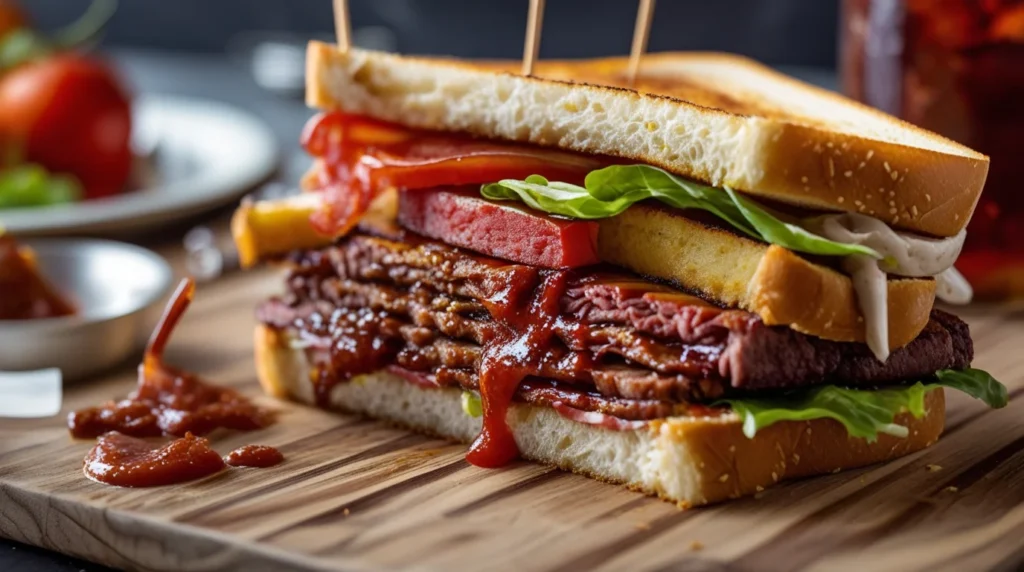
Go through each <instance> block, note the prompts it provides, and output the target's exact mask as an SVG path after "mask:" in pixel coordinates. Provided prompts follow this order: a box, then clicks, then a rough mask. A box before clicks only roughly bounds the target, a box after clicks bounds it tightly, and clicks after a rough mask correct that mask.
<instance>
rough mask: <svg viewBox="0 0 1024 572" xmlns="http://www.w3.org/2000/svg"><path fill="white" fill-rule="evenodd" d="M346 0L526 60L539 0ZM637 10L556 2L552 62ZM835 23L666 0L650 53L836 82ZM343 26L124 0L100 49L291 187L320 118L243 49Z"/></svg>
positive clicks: (13, 562) (806, 7)
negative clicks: (209, 121)
mask: <svg viewBox="0 0 1024 572" xmlns="http://www.w3.org/2000/svg"><path fill="white" fill-rule="evenodd" d="M20 3H21V5H22V6H24V7H25V8H26V9H27V10H28V11H29V13H30V14H31V16H32V18H33V20H34V21H35V23H36V24H37V25H38V27H40V28H42V29H44V30H45V29H54V28H57V27H60V26H62V25H65V24H67V23H69V22H71V21H72V20H74V19H75V18H76V17H78V16H79V15H80V14H81V13H82V12H83V11H84V10H85V9H86V6H87V5H88V4H89V0H21V2H20ZM349 3H350V6H351V13H352V24H353V28H354V31H355V36H356V42H357V43H360V39H363V40H364V41H363V42H362V43H363V44H372V46H371V47H379V48H385V49H390V50H394V51H399V52H403V53H419V54H436V55H453V56H460V57H487V58H519V57H521V56H522V49H523V34H524V28H525V25H526V14H527V6H528V0H349ZM636 9H637V1H636V0H591V1H588V0H547V9H546V11H545V17H544V32H543V36H542V46H541V57H545V58H582V57H597V56H608V55H622V54H626V53H628V52H629V46H630V41H631V37H632V34H633V24H634V21H635V18H636ZM837 22H838V0H658V1H657V7H656V14H655V18H654V24H653V28H652V31H651V39H650V46H649V49H650V50H651V51H668V50H720V51H729V52H737V53H741V54H744V55H747V56H751V57H753V58H755V59H758V60H761V61H763V62H765V63H768V64H770V65H774V66H782V67H783V68H784V69H785V70H786V71H788V72H790V73H794V74H796V75H798V76H801V77H803V78H804V79H807V80H809V81H812V82H815V83H820V84H822V85H829V84H830V82H833V83H834V80H833V79H832V78H833V76H832V74H831V72H830V70H831V69H834V67H835V59H836V26H837ZM333 25H334V24H333V17H332V10H331V0H120V8H119V10H118V12H117V13H116V15H115V16H114V18H113V20H112V21H111V23H110V26H109V27H108V29H107V32H106V35H105V38H104V41H103V42H102V45H101V48H102V49H104V50H106V51H107V52H108V53H109V55H110V56H111V58H112V59H113V60H114V61H115V63H116V64H117V65H118V67H119V68H120V70H121V71H122V73H123V74H124V75H125V77H126V79H127V80H128V82H129V84H130V85H132V86H133V87H134V88H135V90H136V91H137V92H138V93H142V94H144V93H161V94H178V95H184V96H191V97H203V98H210V99H217V100H221V101H226V102H229V103H231V104H233V105H235V106H237V107H239V108H242V109H245V110H247V111H249V112H251V113H253V114H255V115H258V116H260V117H262V118H263V119H264V120H265V121H266V122H267V123H268V124H269V125H270V126H271V128H272V129H273V130H274V131H275V133H277V135H278V138H279V141H280V143H281V147H282V150H283V151H284V157H283V164H282V173H281V175H280V180H281V181H283V182H284V183H285V184H291V183H293V182H294V180H296V179H297V177H298V174H297V173H301V172H302V171H304V170H305V167H306V159H305V157H304V155H302V154H301V152H300V151H299V149H298V145H297V140H298V133H299V130H300V129H301V126H302V124H303V123H304V122H305V120H306V118H308V117H309V115H310V114H311V112H310V111H309V110H307V109H306V108H305V107H304V106H303V105H302V103H301V101H300V100H299V99H297V98H296V97H294V96H292V97H281V96H280V95H278V94H274V93H271V92H268V91H265V90H263V89H261V88H260V87H259V86H258V85H257V83H256V82H254V80H253V76H252V75H251V74H250V73H249V69H248V67H247V66H246V65H245V64H244V63H243V62H241V61H239V60H238V59H237V57H235V56H237V55H238V52H239V51H244V46H245V45H246V44H247V41H248V42H250V43H251V41H252V39H253V33H254V32H263V33H278V34H285V36H284V37H285V38H288V37H290V38H291V39H293V40H294V41H295V42H298V43H300V44H301V43H302V42H304V41H305V40H307V39H309V38H310V37H311V36H319V37H323V38H327V39H329V38H331V37H333ZM261 35H262V34H261ZM262 36H264V37H265V35H262ZM246 38H248V40H247V39H246ZM227 54H233V56H232V57H226V55H227ZM300 67H301V65H300ZM299 73H300V74H301V71H300V72H299ZM300 77H301V75H300ZM293 164H294V167H290V165H293ZM2 508H3V507H0V514H2ZM22 570H25V571H36V570H42V571H61V572H64V571H68V572H75V571H81V570H87V571H94V570H105V568H103V567H100V566H96V565H93V564H89V563H86V562H81V561H78V560H75V559H72V558H69V557H66V556H62V555H58V554H55V553H52V552H47V551H45V550H40V549H37V548H32V547H28V546H24V545H20V544H15V543H11V542H8V541H3V540H0V571H3V572H7V571H12V572H15V571H22Z"/></svg>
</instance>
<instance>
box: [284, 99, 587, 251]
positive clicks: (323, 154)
mask: <svg viewBox="0 0 1024 572" xmlns="http://www.w3.org/2000/svg"><path fill="white" fill-rule="evenodd" d="M303 145H304V146H305V148H306V150H307V151H308V152H309V153H310V154H311V155H313V156H314V157H317V158H319V159H321V160H322V161H323V163H322V164H323V167H322V170H321V172H320V174H319V187H320V190H323V191H324V197H325V201H324V203H325V207H324V209H322V210H321V211H320V212H318V213H316V214H315V215H314V217H313V219H312V221H313V224H314V226H316V228H317V229H318V230H320V231H321V232H323V233H325V234H330V235H332V236H336V235H339V234H343V233H344V232H347V231H348V230H349V229H350V228H352V226H354V225H355V223H356V222H358V221H359V218H360V217H361V216H362V214H363V213H365V212H366V209H367V208H368V207H369V205H370V203H371V202H372V200H373V198H374V197H375V196H376V195H377V194H378V193H380V192H382V191H383V190H385V189H388V188H391V187H394V188H398V189H401V190H419V189H431V188H436V187H443V186H454V185H470V184H483V183H492V182H495V181H499V180H501V179H525V178H526V177H528V176H530V175H543V176H545V177H547V178H549V179H552V180H559V181H565V182H569V183H582V182H583V179H584V177H586V175H587V173H589V172H590V171H593V170H595V169H599V168H601V167H602V166H604V165H606V164H607V161H606V160H604V159H600V158H597V157H592V156H586V155H577V154H574V153H566V152H563V151H556V150H550V149H543V148H539V147H530V146H524V145H515V144H510V143H498V142H491V141H484V140H479V139H472V138H469V137H465V136H460V135H449V134H440V133H430V132H425V131H416V130H411V129H406V128H404V127H401V126H397V125H394V124H389V123H384V122H381V121H376V120H373V119H369V118H365V117H358V116H354V115H347V114H343V113H339V112H331V113H323V114H320V115H317V116H316V117H314V118H313V119H312V120H310V122H309V123H308V124H307V126H306V129H305V132H304V133H303Z"/></svg>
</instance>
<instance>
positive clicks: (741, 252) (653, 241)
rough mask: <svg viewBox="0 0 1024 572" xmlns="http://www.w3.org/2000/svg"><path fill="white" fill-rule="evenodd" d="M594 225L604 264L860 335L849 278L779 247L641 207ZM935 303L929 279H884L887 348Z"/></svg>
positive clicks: (836, 333)
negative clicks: (886, 311)
mask: <svg viewBox="0 0 1024 572" xmlns="http://www.w3.org/2000/svg"><path fill="white" fill-rule="evenodd" d="M600 225H601V226H600V231H599V233H598V241H597V245H598V255H599V256H600V257H601V259H602V260H604V261H606V262H610V263H612V264H617V265H619V266H622V267H624V268H628V269H630V270H633V271H634V272H637V273H639V274H643V275H646V276H654V277H657V278H660V279H662V280H668V281H671V282H674V283H676V284H678V285H679V286H681V287H683V288H684V289H687V290H692V291H697V292H699V293H701V294H702V295H704V296H706V297H707V298H709V299H711V300H714V301H716V302H718V303H721V304H724V305H727V306H733V307H739V308H742V309H744V310H747V311H749V312H753V313H755V314H757V315H758V316H760V317H761V319H762V320H763V321H764V323H766V324H768V325H769V326H788V327H790V328H793V329H794V330H796V331H798V332H802V333H805V334H809V335H812V336H816V337H819V338H822V339H827V340H834V341H840V342H864V341H865V339H866V329H865V326H864V319H863V315H862V313H861V311H860V306H859V304H858V302H857V295H856V293H855V292H854V289H853V283H852V282H851V281H850V277H849V276H847V275H845V274H841V273H839V272H836V271H835V270H833V269H831V268H828V267H826V266H822V265H820V264H815V263H813V262H810V261H808V260H807V259H805V258H802V257H800V256H798V255H796V254H794V253H793V252H791V251H789V250H787V249H785V248H782V247H780V246H775V245H767V244H764V243H762V242H758V241H755V240H751V239H748V238H746V237H743V236H740V235H739V234H737V233H735V232H732V231H728V230H724V229H721V228H717V227H714V226H711V225H707V224H705V223H702V222H700V221H698V220H695V219H692V218H689V217H686V216H683V215H681V214H680V213H675V212H672V211H669V210H665V209H659V208H651V207H648V206H644V205H635V206H633V207H632V208H630V209H628V210H626V211H625V212H623V213H622V214H620V215H618V216H616V217H613V218H610V219H604V220H602V221H601V223H600ZM683 253H685V254H683ZM934 302H935V281H934V280H931V279H919V278H917V279H915V278H903V279H894V280H889V281H888V319H889V346H890V347H892V348H899V347H902V346H905V345H906V344H908V343H910V342H911V341H913V340H914V338H916V337H917V336H918V334H920V333H921V331H922V330H923V329H924V327H925V325H926V324H927V323H928V319H929V316H930V314H931V309H932V306H933V305H934Z"/></svg>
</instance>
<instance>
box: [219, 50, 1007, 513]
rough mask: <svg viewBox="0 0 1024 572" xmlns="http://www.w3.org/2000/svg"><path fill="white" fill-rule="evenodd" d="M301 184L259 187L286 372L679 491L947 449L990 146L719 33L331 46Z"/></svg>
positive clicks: (271, 381) (476, 442)
mask: <svg viewBox="0 0 1024 572" xmlns="http://www.w3.org/2000/svg"><path fill="white" fill-rule="evenodd" d="M307 66H308V69H307V101H308V103H309V104H310V106H312V107H315V108H318V109H320V110H321V112H320V113H319V114H318V115H316V116H315V117H314V118H313V119H312V120H311V121H310V123H309V124H308V125H307V127H306V129H305V132H304V133H303V144H304V146H305V148H306V150H307V151H308V152H309V153H310V155H311V156H312V157H313V158H314V159H315V161H314V166H313V168H312V170H311V171H310V173H309V174H308V175H307V176H306V177H305V178H304V180H303V181H302V185H303V188H304V189H305V191H306V192H304V193H302V194H300V195H297V196H293V197H288V198H283V199H275V200H272V201H262V202H253V201H244V202H243V204H242V205H241V207H240V208H239V209H238V211H237V212H236V214H235V217H234V219H233V221H232V232H233V235H234V237H235V241H236V244H237V246H238V249H239V254H240V258H241V260H242V262H243V264H245V265H253V264H256V263H258V262H261V261H267V262H274V263H277V264H280V265H283V266H284V267H285V269H286V277H285V288H284V292H283V293H282V294H281V295H279V296H275V297H273V298H271V299H269V300H266V301H265V302H263V303H262V304H261V305H260V306H259V307H258V308H257V317H258V326H257V327H256V332H255V354H256V366H257V371H258V376H259V379H260V382H261V384H262V385H263V387H264V388H265V390H266V391H267V392H268V393H270V394H272V395H275V396H279V397H282V398H287V399H292V400H296V401H299V402H303V403H307V404H310V405H314V406H318V407H323V408H328V409H333V410H339V411H343V412H350V413H357V414H364V415H368V416H370V417H373V418H378V419H381V420H384V421H387V422H390V423H394V424H398V425H401V426H405V427H407V428H409V429H412V430H415V431H420V432H424V433H428V434H433V435H437V436H441V437H444V438H448V439H452V440H456V441H461V442H465V443H468V444H470V445H469V449H468V452H467V460H468V461H469V462H470V463H472V464H474V465H477V466H480V467H500V466H503V465H505V464H507V463H510V462H513V461H514V460H516V459H518V458H523V459H527V460H532V461H536V462H540V463H546V464H550V465H554V466H557V467H560V468H562V469H565V470H569V471H574V472H577V473H581V474H584V475H589V476H591V477H593V478H596V479H600V480H603V481H609V482H614V483H621V484H625V485H627V486H629V487H631V488H634V489H637V490H640V491H643V492H646V493H648V494H652V495H658V496H660V497H663V498H665V499H667V500H671V501H674V502H676V503H679V504H680V505H683V506H693V505H701V504H706V503H712V502H717V501H721V500H724V499H728V498H736V497H739V496H742V495H747V494H752V493H754V492H757V491H760V490H763V489H764V488H766V487H769V486H771V485H773V484H775V483H777V482H780V481H782V480H785V479H791V478H796V477H803V476H809V475H815V474H821V473H830V472H834V471H837V470H842V469H847V468H851V467H857V466H862V465H866V464H871V463H876V462H881V461H886V460H889V459H893V458H895V457H899V456H901V455H906V454H909V453H912V452H914V451H918V450H920V449H922V448H924V447H927V446H929V445H931V444H932V443H934V442H935V441H936V440H937V439H938V438H939V436H940V434H941V432H942V429H943V423H944V393H943V388H953V389H956V390H960V391H963V392H966V393H968V394H970V395H971V396H973V397H976V398H978V399H982V400H984V401H985V402H986V403H988V404H989V405H990V406H992V407H1000V406H1003V405H1005V403H1006V399H1007V394H1006V390H1005V388H1004V387H1003V386H1002V385H1000V384H999V383H998V382H997V381H995V380H994V379H993V378H992V377H991V376H990V375H988V374H987V373H985V372H983V371H981V370H977V369H973V368H971V360H972V358H973V346H972V342H971V337H970V332H969V329H968V327H967V325H966V324H965V323H964V322H963V321H961V320H960V319H958V318H957V317H955V316H954V315H952V314H950V313H948V312H946V311H945V310H941V309H938V308H935V301H936V298H939V299H941V300H945V301H948V302H952V303H958V302H965V301H967V300H969V298H970V288H969V286H968V285H967V283H966V282H965V281H964V280H963V279H962V277H960V276H959V274H957V272H956V270H955V269H954V267H953V263H954V261H955V260H956V257H957V254H958V253H959V251H960V247H961V245H962V244H963V239H964V235H965V234H964V232H965V231H964V228H965V227H966V225H967V222H968V221H969V219H970V218H971V213H972V211H973V209H974V206H975V204H976V203H977V201H978V196H979V194H980V192H981V190H982V187H983V185H984V182H985V177H986V174H987V171H988V158H987V157H985V156H983V155H981V154H979V153H976V152H974V151H972V150H970V149H968V148H966V147H963V146H961V145H959V144H957V143H954V142H952V141H949V140H946V139H943V138H941V137H939V136H937V135H934V134H932V133H929V132H926V131H923V130H921V129H917V128H915V127H913V126H911V125H908V124H905V123H902V122H900V121H898V120H896V119H894V118H891V117H889V116H886V115H884V114H882V113H879V112H877V111H873V110H871V109H869V108H866V107H863V106H860V105H858V104H856V103H853V102H850V101H847V100H845V99H843V98H841V97H839V96H836V95H834V94H831V93H829V92H826V91H823V90H819V89H817V88H814V87H811V86H808V85H805V84H802V83H800V82H798V81H795V80H793V79H790V78H787V77H785V76H782V75H779V74H777V73H775V72H773V71H771V70H769V69H767V68H764V67H762V66H760V65H758V64H756V63H754V62H751V61H749V60H746V59H743V58H740V57H735V56H730V55H721V54H704V53H692V54H691V53H685V54H684V53H666V54H653V55H649V56H647V57H646V58H645V60H644V62H643V66H642V68H641V70H640V75H639V77H638V78H637V81H636V83H635V84H634V85H632V86H630V87H627V86H626V84H627V81H626V60H625V59H618V58H612V59H599V60H588V61H552V62H541V63H539V64H538V67H537V68H536V74H535V75H534V76H529V77H526V76H522V75H518V74H517V73H515V70H516V65H515V64H513V63H505V62H481V63H471V62H463V61H455V60H446V59H417V58H408V57H402V56H399V55H393V54H386V53H380V52H374V51H365V50H360V49H354V48H353V49H349V50H347V51H344V52H342V51H339V50H338V49H337V48H335V47H334V46H330V45H326V44H322V43H317V42H313V43H311V44H310V46H309V53H308V58H307Z"/></svg>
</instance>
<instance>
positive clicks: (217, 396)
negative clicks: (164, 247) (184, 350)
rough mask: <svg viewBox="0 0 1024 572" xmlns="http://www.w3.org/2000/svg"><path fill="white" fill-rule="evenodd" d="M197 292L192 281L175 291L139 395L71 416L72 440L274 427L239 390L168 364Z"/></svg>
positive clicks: (156, 333)
mask: <svg viewBox="0 0 1024 572" xmlns="http://www.w3.org/2000/svg"><path fill="white" fill-rule="evenodd" d="M194 292H195V284H194V282H192V281H191V280H184V281H182V283H181V286H179V287H178V290H177V291H176V292H175V294H174V297H173V298H172V300H171V302H170V304H169V305H168V307H167V311H166V312H165V313H164V315H163V318H161V320H160V324H159V325H158V326H157V329H156V330H155V331H154V333H153V337H152V339H151V340H150V342H149V346H148V348H147V349H146V354H145V357H144V358H143V362H142V364H141V365H139V382H138V386H137V387H136V388H135V391H133V392H132V393H131V394H129V395H128V397H127V398H125V399H122V400H121V401H117V402H110V403H107V404H104V405H101V406H99V407H90V408H87V409H81V410H79V411H75V412H72V413H71V414H70V415H68V429H69V430H70V431H71V435H72V436H73V437H76V438H79V439H84V438H91V437H97V436H99V435H102V434H104V433H106V432H108V431H119V432H121V433H123V434H125V435H132V436H134V437H158V436H160V435H173V436H176V437H180V436H183V435H185V434H186V433H190V432H191V433H193V434H195V435H206V434H208V433H210V432H211V431H213V430H214V429H217V428H226V429H235V430H240V431H248V430H253V429H260V428H262V427H266V426H267V425H270V424H271V423H273V421H274V416H273V414H272V413H271V412H269V411H266V410H264V409H261V408H259V407H257V406H256V405H255V404H253V403H252V402H251V401H250V400H249V399H248V398H246V397H245V396H244V395H242V394H240V393H238V392H237V391H235V390H233V389H230V388H224V387H216V386H213V385H210V384H207V383H206V382H204V381H203V380H201V379H200V378H199V377H197V376H196V375H193V374H191V373H188V372H184V371H182V370H179V369H177V368H173V367H170V366H167V365H165V364H164V363H163V351H164V347H165V346H166V345H167V340H168V339H169V338H170V335H171V332H172V331H173V330H174V326H175V325H176V324H177V323H178V320H180V319H181V316H182V315H183V314H184V313H185V310H186V309H187V308H188V305H189V303H190V302H191V301H192V296H193V293H194Z"/></svg>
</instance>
